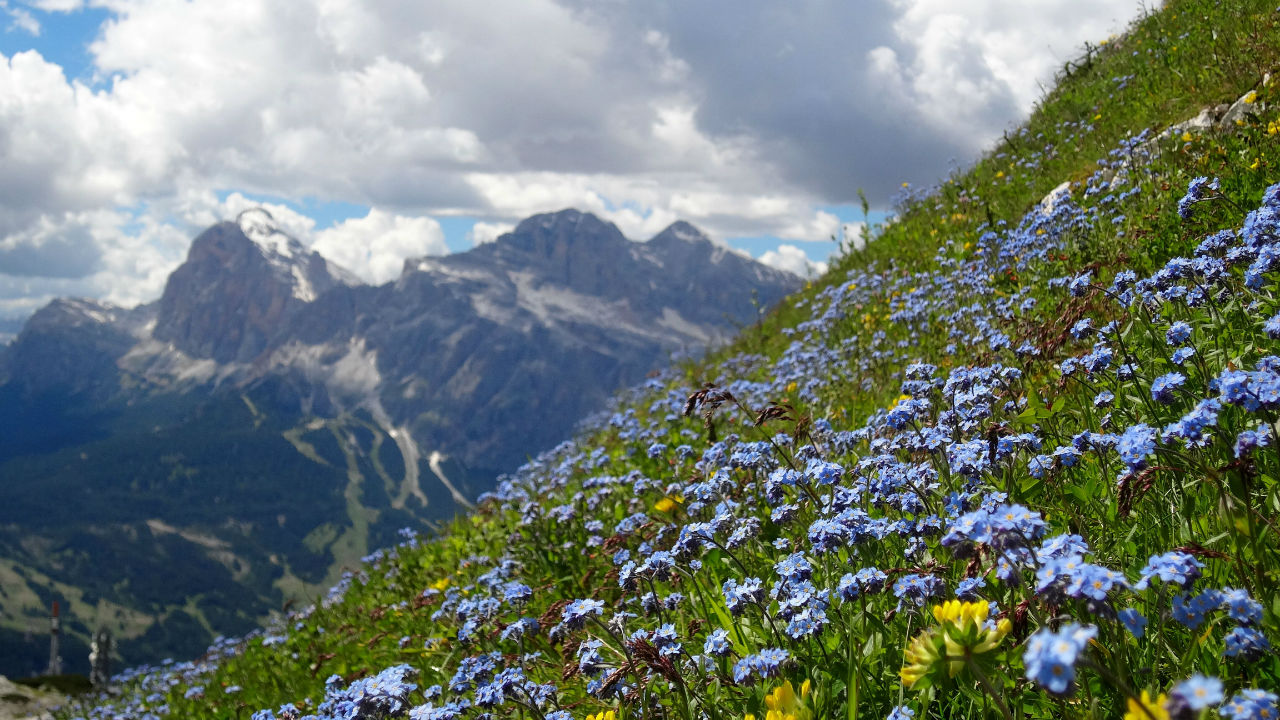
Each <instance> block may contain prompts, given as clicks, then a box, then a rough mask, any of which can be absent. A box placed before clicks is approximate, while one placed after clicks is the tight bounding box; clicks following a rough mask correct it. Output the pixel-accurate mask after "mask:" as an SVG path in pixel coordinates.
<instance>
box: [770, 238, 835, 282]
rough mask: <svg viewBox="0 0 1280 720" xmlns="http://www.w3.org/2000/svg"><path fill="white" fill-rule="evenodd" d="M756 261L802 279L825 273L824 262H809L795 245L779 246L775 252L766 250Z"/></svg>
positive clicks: (807, 257) (805, 255)
mask: <svg viewBox="0 0 1280 720" xmlns="http://www.w3.org/2000/svg"><path fill="white" fill-rule="evenodd" d="M757 259H758V260H759V261H760V262H762V263H764V264H765V265H768V266H769V267H774V268H777V269H779V270H786V271H787V272H789V273H794V274H796V275H799V276H800V277H803V278H814V277H817V276H819V275H821V274H822V273H824V272H826V271H827V264H826V263H825V262H818V261H815V260H810V259H809V256H808V255H807V254H805V251H804V250H801V249H800V248H798V247H796V246H795V245H785V244H784V245H779V246H778V249H777V250H767V251H765V253H764V254H763V255H761V256H760V257H759V258H757Z"/></svg>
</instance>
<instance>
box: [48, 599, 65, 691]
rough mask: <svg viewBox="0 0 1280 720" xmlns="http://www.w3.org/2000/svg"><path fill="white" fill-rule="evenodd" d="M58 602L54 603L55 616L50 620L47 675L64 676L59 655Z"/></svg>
mask: <svg viewBox="0 0 1280 720" xmlns="http://www.w3.org/2000/svg"><path fill="white" fill-rule="evenodd" d="M59 630H60V628H59V626H58V601H57V600H54V601H53V615H52V616H51V617H50V618H49V667H48V669H46V670H45V673H44V674H45V675H61V674H62V657H61V656H60V655H59V654H58V633H59Z"/></svg>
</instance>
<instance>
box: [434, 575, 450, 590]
mask: <svg viewBox="0 0 1280 720" xmlns="http://www.w3.org/2000/svg"><path fill="white" fill-rule="evenodd" d="M431 587H433V588H435V589H436V590H439V591H440V592H444V589H445V588H447V587H449V578H448V577H447V576H446V577H442V578H440V579H439V580H437V581H435V582H433V583H431Z"/></svg>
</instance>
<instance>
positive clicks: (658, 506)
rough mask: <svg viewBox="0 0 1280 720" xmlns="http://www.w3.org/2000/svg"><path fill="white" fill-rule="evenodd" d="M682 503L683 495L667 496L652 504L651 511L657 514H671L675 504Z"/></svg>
mask: <svg viewBox="0 0 1280 720" xmlns="http://www.w3.org/2000/svg"><path fill="white" fill-rule="evenodd" d="M682 502H684V496H683V495H668V496H666V497H664V498H662V499H661V500H659V501H658V502H656V503H654V504H653V509H654V510H657V511H658V512H671V511H672V510H673V509H674V508H675V506H676V504H677V503H682Z"/></svg>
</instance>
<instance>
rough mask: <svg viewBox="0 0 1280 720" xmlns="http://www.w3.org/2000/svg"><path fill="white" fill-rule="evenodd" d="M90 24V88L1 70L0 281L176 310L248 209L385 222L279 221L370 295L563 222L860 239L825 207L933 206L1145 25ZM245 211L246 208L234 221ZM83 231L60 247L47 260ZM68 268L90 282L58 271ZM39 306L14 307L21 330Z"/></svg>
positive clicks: (1112, 19) (974, 13)
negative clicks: (1101, 52)
mask: <svg viewBox="0 0 1280 720" xmlns="http://www.w3.org/2000/svg"><path fill="white" fill-rule="evenodd" d="M94 4H95V6H99V7H102V8H104V9H106V10H107V11H108V13H109V15H110V19H109V20H108V21H107V22H106V23H105V24H104V25H103V26H102V28H101V29H100V32H99V33H98V34H97V37H96V39H95V40H94V41H93V42H92V44H91V45H90V47H89V55H90V59H91V70H90V72H89V73H87V74H83V75H82V74H79V73H77V75H78V77H83V78H86V79H68V77H67V73H66V72H65V71H64V70H63V69H62V68H61V67H59V66H58V65H56V64H54V63H52V62H49V61H48V60H47V59H46V58H45V57H44V56H42V55H41V54H40V53H39V52H36V51H27V52H20V53H16V54H14V55H12V56H10V57H4V56H3V55H0V148H3V152H4V158H5V163H4V166H5V172H4V173H3V174H0V239H3V242H4V243H5V244H4V245H3V246H0V247H3V248H7V250H0V252H8V253H10V255H9V256H8V257H9V258H10V260H9V264H6V265H5V266H4V269H3V270H0V273H7V274H8V275H7V276H6V275H3V274H0V279H2V278H4V277H21V278H23V280H22V282H23V283H26V285H27V286H30V287H31V292H30V293H29V294H28V295H27V296H25V297H37V296H43V295H44V294H47V292H50V291H53V290H54V289H57V290H58V291H61V290H65V289H67V287H68V283H70V286H71V287H73V288H74V289H75V290H76V291H77V293H78V294H93V295H96V296H99V297H107V296H110V297H114V298H125V297H138V296H141V295H142V294H143V293H145V292H154V293H158V292H159V287H161V286H162V284H163V274H164V272H165V268H169V269H171V268H172V267H173V266H174V265H175V264H176V263H177V262H180V261H181V256H182V251H183V247H184V245H183V243H182V242H181V241H175V240H174V238H184V237H185V238H189V237H191V236H192V235H194V234H195V233H196V232H198V231H199V230H200V229H202V228H203V227H204V226H206V225H207V224H210V223H212V222H215V221H217V220H220V219H224V218H226V217H229V216H234V214H235V212H237V211H238V209H243V208H242V207H241V205H243V204H244V203H249V202H252V201H250V200H248V199H246V198H248V197H252V196H271V197H277V198H285V199H301V198H314V199H318V200H320V201H343V202H347V203H353V204H357V205H360V206H364V207H370V208H375V209H374V210H370V211H369V214H368V215H367V216H366V217H364V218H357V219H353V220H348V221H346V222H345V223H342V224H341V225H339V226H337V227H334V228H330V229H327V230H318V231H317V228H316V226H315V223H314V221H313V220H312V219H311V218H307V217H305V216H303V215H301V214H299V213H296V212H292V211H290V210H289V209H288V208H287V207H284V206H269V207H268V209H269V210H270V211H271V212H272V213H273V215H276V216H277V219H278V220H279V221H280V222H281V223H282V225H284V226H285V227H286V229H287V230H288V231H289V232H290V233H291V234H295V235H297V236H298V237H299V239H303V240H304V242H306V241H310V242H313V243H314V245H315V247H317V248H319V249H322V251H324V252H326V253H328V254H330V255H331V256H332V257H333V258H334V259H335V260H336V261H338V262H340V263H342V264H346V265H349V266H351V269H353V270H354V271H356V272H357V273H359V274H361V275H363V276H364V277H366V278H369V279H371V280H373V281H382V280H386V279H389V278H391V277H394V276H395V275H396V274H397V273H398V272H399V269H400V263H401V261H402V260H403V258H404V257H408V256H413V255H421V254H427V253H434V252H443V250H442V246H441V244H440V229H439V226H438V224H436V223H435V221H434V220H432V219H431V216H433V215H436V216H439V215H450V216H459V215H466V216H472V217H477V218H484V222H483V223H478V224H477V225H476V227H475V228H473V229H472V232H471V240H472V242H481V241H483V240H485V239H486V238H488V237H491V236H492V235H493V233H496V232H497V231H498V229H499V227H500V226H505V225H508V224H511V223H514V222H516V221H518V220H520V219H522V218H523V217H526V216H528V215H531V214H534V213H538V212H546V211H550V210H556V209H560V208H564V207H577V208H580V209H582V210H586V211H589V212H593V213H596V214H598V215H600V216H602V217H605V218H607V219H609V220H611V221H613V222H615V223H617V224H618V226H619V227H620V228H621V229H622V230H623V232H624V233H626V234H627V235H628V236H629V237H634V238H637V239H641V238H646V237H650V236H652V235H653V234H654V233H656V232H658V231H660V230H661V229H662V228H664V227H665V226H666V225H668V224H670V223H671V222H672V221H674V220H676V219H685V220H689V221H691V222H693V223H695V224H697V225H698V226H700V227H702V228H704V229H706V230H707V231H708V232H710V233H711V234H712V235H715V236H718V237H725V238H733V237H742V236H761V235H774V236H777V237H781V238H784V239H786V240H788V241H791V242H809V241H829V240H830V238H831V236H832V235H835V234H838V233H839V232H840V227H839V225H840V221H839V219H838V218H836V217H835V216H834V215H833V214H831V213H830V212H827V211H824V210H821V209H820V208H821V207H824V206H830V205H836V204H841V203H852V202H855V201H856V191H857V190H858V188H865V189H866V191H867V194H868V195H869V196H870V197H871V198H872V201H873V202H875V203H883V201H884V200H885V198H886V197H887V196H888V195H889V194H890V193H891V191H892V188H893V187H894V186H896V183H897V182H898V181H900V180H903V179H908V180H912V181H915V182H928V181H930V180H932V179H933V178H935V177H937V176H938V175H939V174H941V173H942V172H945V170H946V168H947V163H948V160H949V159H950V158H952V157H958V158H960V159H961V160H963V159H967V158H969V157H972V156H973V155H974V153H975V152H976V151H977V150H978V149H979V148H980V147H981V145H982V143H983V142H985V141H986V140H987V139H988V138H990V137H992V136H993V135H994V134H998V132H999V130H1000V129H1001V128H1003V127H1004V126H1006V125H1008V124H1009V123H1011V122H1013V121H1015V120H1016V119H1018V117H1019V116H1020V115H1021V114H1022V113H1025V112H1026V111H1027V110H1028V109H1029V108H1030V106H1031V104H1032V103H1033V102H1034V100H1035V98H1036V96H1037V94H1038V92H1039V90H1038V88H1039V85H1038V83H1040V82H1046V81H1047V80H1048V77H1049V76H1050V75H1051V74H1052V71H1053V69H1054V68H1055V67H1057V66H1058V65H1059V64H1060V63H1061V61H1062V60H1064V59H1065V58H1067V57H1069V56H1071V55H1072V54H1073V53H1074V52H1075V51H1076V48H1077V47H1078V46H1079V45H1080V44H1081V43H1083V42H1084V41H1086V40H1098V39H1100V38H1102V37H1105V36H1106V35H1107V34H1108V33H1110V32H1111V31H1114V30H1117V29H1119V28H1120V27H1121V25H1122V23H1123V22H1124V21H1125V20H1126V19H1127V18H1128V17H1129V16H1131V15H1133V14H1135V13H1136V12H1138V10H1139V8H1138V7H1136V6H1135V7H1124V6H1117V5H1116V4H1115V3H1114V2H1111V0H1042V1H1041V2H1037V3H1025V2H1020V1H1019V0H977V1H976V2H966V3H954V2H949V1H948V0H887V1H886V2H882V3H870V4H868V3H849V2H846V1H845V0H813V1H812V2H806V3H802V4H796V3H784V4H777V3H768V2H764V1H763V0H742V1H740V2H733V3H730V2H728V0H713V1H712V2H706V3H686V2H679V1H678V0H646V1H644V2H641V1H640V0H623V1H620V2H612V3H594V2H587V1H586V0H493V1H492V2H487V3H475V2H471V1H470V0H440V1H439V2H432V3H416V2H408V1H402V2H393V3H390V4H385V3H384V4H377V3H368V2H357V1H355V0H349V1H343V2H335V1H334V0H234V2H230V1H229V0H189V1H187V2H181V3H175V2H171V1H170V0H99V1H98V2H95V3H94ZM83 7H85V3H84V2H83V0H28V1H27V2H21V3H20V2H19V0H0V9H3V10H4V11H5V12H4V14H2V15H0V17H4V16H6V15H7V17H8V19H9V21H10V22H11V23H18V22H19V21H18V20H17V17H18V14H21V13H25V14H26V16H27V17H30V18H31V21H32V22H37V19H36V17H35V15H33V14H32V12H35V13H37V14H38V13H46V14H45V15H42V16H40V18H39V21H40V22H43V23H44V24H45V26H46V30H48V29H49V28H53V27H55V25H56V21H57V19H58V13H68V12H74V11H76V10H79V9H81V8H83ZM28 8H30V9H31V10H32V12H28ZM38 24H39V23H38V22H37V25H38ZM19 26H20V24H19ZM37 29H38V28H37ZM28 31H30V32H34V31H33V30H31V28H30V27H28ZM47 34H48V33H47V32H46V35H47ZM228 190H234V191H237V193H238V194H237V193H232V194H231V195H229V196H226V199H225V200H223V201H219V200H218V198H219V197H222V196H223V195H224V194H225V191H228ZM90 217H92V218H93V219H92V222H89V221H88V220H86V218H90ZM77 223H79V225H77ZM86 223H87V224H86ZM62 225H65V226H67V228H68V232H66V233H64V234H62V235H60V236H59V237H58V238H57V239H53V238H52V236H47V237H46V236H45V235H41V233H46V231H47V228H48V227H57V226H62ZM76 227H80V230H78V231H77V230H75V228H76ZM382 232H386V233H389V237H388V238H387V239H385V240H378V239H376V238H375V237H374V234H375V233H382ZM46 234H47V233H46ZM40 238H44V239H42V240H41V239H40ZM59 243H61V245H59ZM55 247H57V248H60V249H59V250H58V252H54V248H55ZM131 252H136V253H138V254H137V256H135V257H133V258H132V259H129V258H127V257H126V255H128V253H131ZM41 253H43V255H41ZM781 253H782V251H781V250H779V251H778V257H783V255H782V254H781ZM73 254H78V255H79V256H80V257H81V258H83V260H81V261H80V262H81V264H80V265H79V266H75V265H74V264H73V263H71V262H70V261H69V260H67V259H66V258H65V257H63V256H66V255H73ZM54 256H57V257H54ZM46 265H47V267H49V268H50V269H49V270H48V272H47V274H44V275H39V274H38V273H39V272H40V271H39V268H40V267H45V266H46ZM15 273H16V274H15ZM33 273H35V274H33ZM157 277H159V280H157ZM41 278H43V279H41ZM4 282H10V281H4ZM15 282H16V281H15ZM11 287H13V286H11ZM15 292H16V291H15ZM4 294H5V291H4V290H3V289H0V295H4ZM20 299H21V298H19V297H17V296H16V295H13V296H11V297H10V300H8V301H6V300H4V299H0V311H3V310H4V307H5V306H4V303H5V302H12V303H16V302H18V301H19V300H20Z"/></svg>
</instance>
